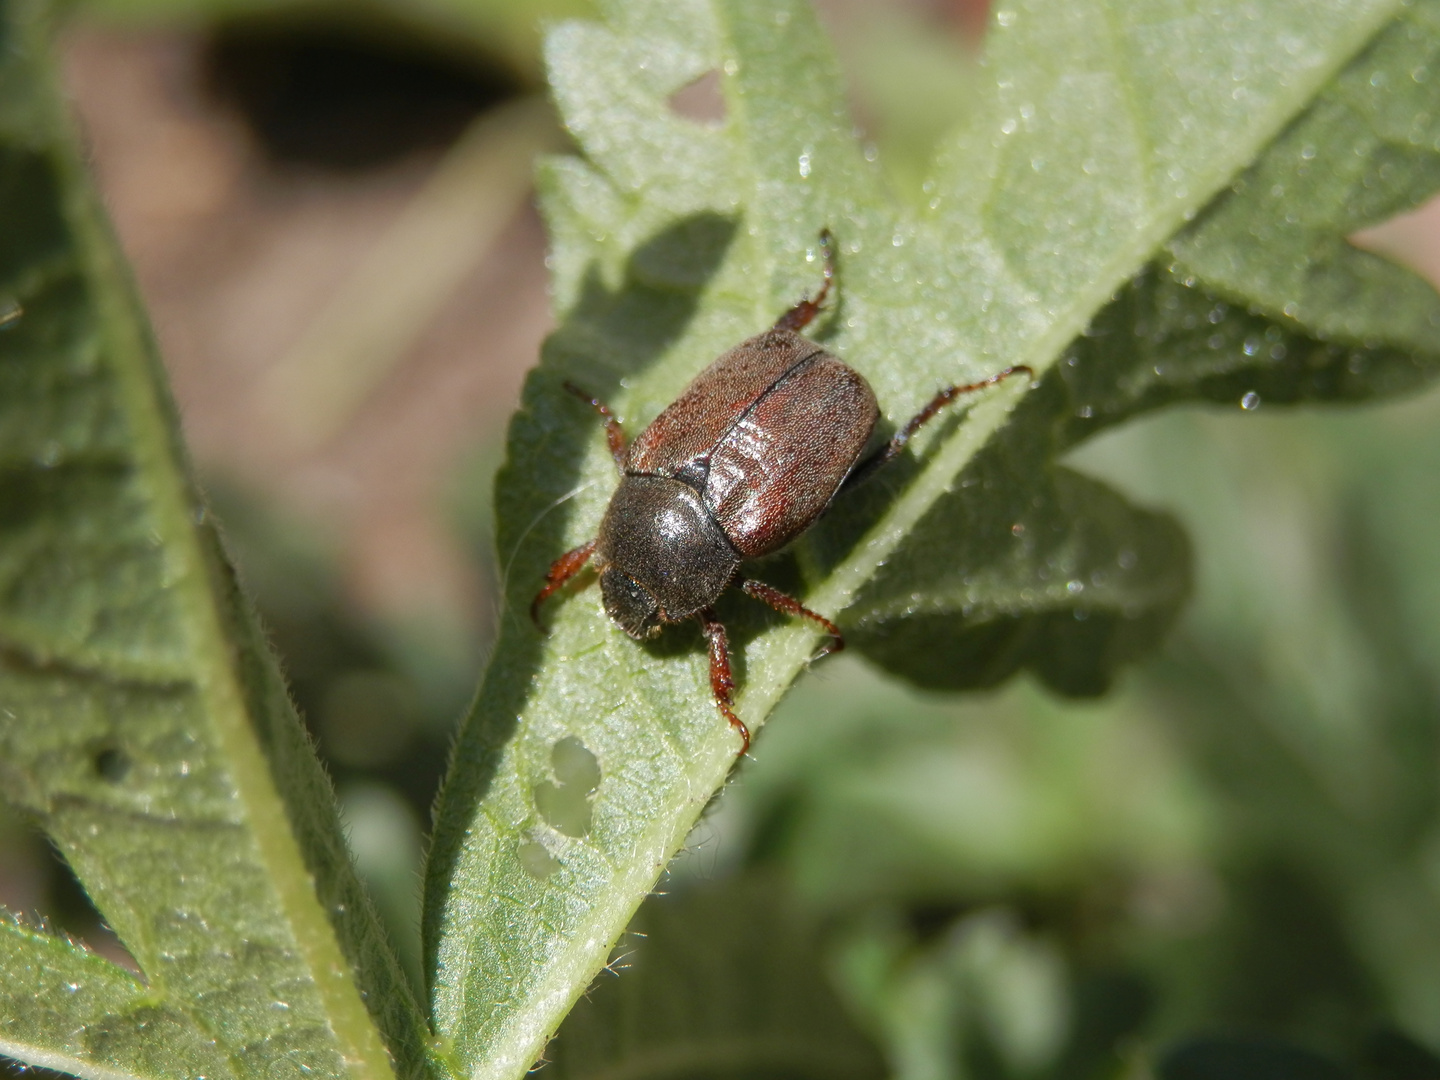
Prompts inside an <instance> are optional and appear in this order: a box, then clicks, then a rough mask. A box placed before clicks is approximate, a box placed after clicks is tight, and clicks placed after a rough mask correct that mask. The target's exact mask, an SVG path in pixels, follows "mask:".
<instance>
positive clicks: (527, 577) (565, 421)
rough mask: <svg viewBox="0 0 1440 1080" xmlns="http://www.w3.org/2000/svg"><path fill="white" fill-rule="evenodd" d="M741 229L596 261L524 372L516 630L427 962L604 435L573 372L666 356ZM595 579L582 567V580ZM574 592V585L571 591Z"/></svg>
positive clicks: (501, 665)
mask: <svg viewBox="0 0 1440 1080" xmlns="http://www.w3.org/2000/svg"><path fill="white" fill-rule="evenodd" d="M735 230H736V222H735V220H734V219H732V218H727V217H724V216H722V215H719V214H713V213H702V214H696V215H693V216H691V217H688V218H686V219H684V220H682V221H680V222H677V223H676V224H674V225H673V226H671V227H669V228H667V229H664V230H662V231H661V232H659V233H657V234H656V235H655V236H654V237H652V238H651V239H649V240H647V241H646V242H645V243H644V244H642V245H641V246H640V247H639V248H637V249H636V250H635V252H634V253H633V255H632V256H631V257H630V259H629V260H628V262H627V263H626V266H625V271H624V275H623V277H622V279H621V281H620V283H619V285H618V286H617V287H614V288H610V287H607V286H606V285H605V283H604V281H603V280H602V278H601V274H600V271H599V268H598V267H597V266H594V265H592V266H591V267H590V268H589V269H588V270H587V272H586V274H585V278H584V282H583V284H582V286H581V289H580V294H579V298H578V299H577V300H576V302H575V303H574V305H573V306H572V307H571V308H570V310H569V311H568V312H566V313H565V315H564V321H563V322H562V323H561V325H560V326H559V328H557V329H556V330H555V332H554V333H552V334H551V335H550V337H549V338H548V339H546V342H545V345H544V346H543V350H542V359H541V363H540V365H539V366H538V367H536V368H535V369H534V370H532V371H531V372H530V374H529V376H528V377H527V378H526V380H525V386H524V389H523V391H522V394H521V405H520V409H519V411H518V412H517V413H516V414H515V416H514V417H513V418H512V419H511V422H510V430H509V433H508V437H507V440H506V444H507V452H506V461H505V464H504V465H503V466H502V467H501V469H500V471H499V473H498V475H497V476H496V482H495V519H496V522H497V524H496V538H495V540H496V544H495V550H496V551H497V552H498V553H499V560H500V565H501V573H502V581H501V608H500V611H499V614H498V617H499V619H500V621H501V627H502V629H504V630H508V631H510V632H509V633H503V634H501V635H500V638H499V643H498V645H497V649H496V652H495V654H494V655H493V656H492V658H491V662H490V665H489V667H488V668H487V671H486V673H485V676H484V680H483V684H482V690H481V695H480V698H479V701H478V702H477V704H476V706H475V707H474V708H475V709H476V710H480V709H483V712H477V713H476V714H475V715H474V716H473V719H472V720H471V721H470V722H469V723H467V724H466V725H465V726H464V728H463V729H462V731H461V733H460V736H459V739H458V741H457V743H456V746H455V751H454V755H453V757H452V759H451V767H450V774H449V776H448V778H447V781H446V783H445V784H444V786H443V787H442V789H441V797H440V801H439V803H438V804H437V807H436V814H435V833H434V838H433V841H432V846H431V852H430V864H429V866H428V868H427V871H426V889H425V903H424V916H423V918H424V924H425V935H424V937H425V948H426V970H427V971H428V970H433V965H434V962H435V955H434V950H435V947H436V942H437V939H438V934H437V933H436V930H437V928H438V923H439V919H440V918H441V917H442V915H443V906H444V902H445V892H446V891H447V890H446V888H445V885H446V883H447V882H449V881H450V880H451V878H452V877H453V874H454V870H455V862H456V860H457V859H458V857H459V855H460V852H461V850H462V846H463V834H464V830H465V829H466V827H467V823H468V822H469V821H470V820H471V819H472V817H473V815H474V813H475V808H476V807H477V806H478V804H479V803H480V802H481V800H483V799H484V798H485V796H486V794H487V792H488V791H489V789H490V785H491V783H492V782H493V780H494V777H495V773H496V770H497V768H498V767H499V764H500V761H501V758H502V755H503V750H504V748H505V746H506V744H508V743H509V741H510V740H511V739H512V738H513V737H514V734H515V730H516V725H517V724H518V721H519V717H520V716H521V715H522V714H523V712H524V711H525V705H526V700H527V699H528V697H529V696H530V694H531V692H532V689H533V686H534V676H535V675H536V673H537V672H538V671H539V669H540V666H541V664H542V662H543V658H544V643H545V639H544V638H543V637H542V636H541V635H539V634H536V633H535V632H534V630H533V628H532V627H531V626H530V619H529V604H530V600H531V598H532V597H533V595H534V594H535V591H536V590H537V589H538V588H539V587H540V585H541V583H543V582H544V580H545V572H546V570H547V568H548V567H549V565H550V562H551V560H553V559H554V558H555V557H556V556H557V555H559V554H560V553H561V552H562V551H564V550H565V548H566V547H567V546H568V544H567V539H566V526H567V524H568V522H569V518H570V514H571V512H572V503H571V498H572V497H573V495H574V494H575V491H576V486H577V485H578V484H579V483H580V474H581V469H582V466H583V463H584V461H585V460H586V455H587V453H588V452H589V450H590V448H591V446H592V445H593V441H594V440H595V439H596V437H597V424H596V418H595V417H594V415H593V414H592V413H590V412H589V411H588V410H587V409H585V408H584V406H583V405H581V404H580V403H579V402H577V401H576V400H575V398H574V397H573V396H572V395H571V394H569V393H566V392H565V389H564V383H565V382H566V381H567V380H569V381H573V382H574V383H575V384H576V385H579V386H583V387H584V388H585V390H586V391H588V392H589V393H592V394H595V395H596V396H597V397H599V398H600V399H602V400H608V399H610V398H612V397H613V396H615V395H616V393H617V392H618V391H619V389H620V385H621V381H622V380H623V379H625V378H628V377H630V376H634V375H637V374H639V373H641V372H644V371H645V370H647V369H648V368H649V367H650V366H651V365H653V364H654V363H655V362H656V361H658V360H659V358H660V357H661V356H663V355H664V353H665V351H666V350H667V349H668V348H669V347H670V346H671V345H672V344H673V343H674V342H675V341H676V340H678V339H679V337H680V336H681V335H682V334H683V333H684V332H685V330H686V328H687V327H688V326H689V324H690V322H691V320H692V319H693V318H694V317H695V313H696V310H697V308H698V306H699V302H700V297H701V295H702V292H703V289H704V287H705V285H706V284H707V283H708V282H709V281H710V280H711V279H712V278H713V277H714V275H715V274H716V272H717V271H718V270H719V268H720V266H721V264H722V263H723V261H724V259H725V256H726V253H727V252H728V251H729V249H730V245H731V242H732V240H733V239H734V236H735ZM630 434H632V435H633V434H638V432H630ZM586 583H587V580H586V579H585V578H580V579H579V580H577V581H576V582H575V586H576V588H582V587H583V586H584V585H585V584H586ZM573 592H574V590H573V589H567V590H566V595H567V596H569V595H572V594H573ZM557 600H560V598H559V597H557ZM595 602H597V603H598V600H596V601H595Z"/></svg>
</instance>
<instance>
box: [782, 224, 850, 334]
mask: <svg viewBox="0 0 1440 1080" xmlns="http://www.w3.org/2000/svg"><path fill="white" fill-rule="evenodd" d="M820 254H821V257H822V258H823V259H824V260H825V268H824V271H823V273H824V275H825V281H824V283H823V284H821V286H820V292H819V293H818V294H816V296H815V299H814V300H809V299H806V300H801V301H800V302H799V303H798V304H796V305H795V306H794V307H792V308H791V309H790V310H789V311H787V312H786V313H785V314H784V315H781V316H780V318H778V319H776V320H775V329H776V330H795V331H797V332H798V331H800V330H803V329H805V327H807V326H809V325H810V324H811V323H812V322H814V321H815V316H816V315H819V314H820V309H821V308H823V307H824V306H825V301H826V299H827V298H828V297H829V296H830V286H831V285H832V284H833V283H834V281H835V236H834V234H833V233H831V232H830V230H829V229H821V230H820Z"/></svg>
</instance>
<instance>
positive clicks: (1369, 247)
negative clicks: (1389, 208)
mask: <svg viewBox="0 0 1440 1080" xmlns="http://www.w3.org/2000/svg"><path fill="white" fill-rule="evenodd" d="M1437 238H1440V198H1435V199H1431V200H1429V201H1428V202H1425V203H1422V204H1421V205H1420V206H1417V207H1416V208H1415V209H1413V210H1407V211H1405V212H1404V213H1401V214H1396V215H1395V216H1394V217H1392V218H1389V219H1388V220H1386V221H1382V222H1380V223H1379V224H1378V225H1371V226H1368V227H1367V228H1364V229H1361V230H1360V231H1359V232H1355V233H1352V234H1351V235H1350V238H1349V239H1350V243H1352V244H1354V245H1355V246H1356V247H1358V248H1360V249H1362V250H1364V251H1368V252H1370V253H1372V254H1374V255H1379V256H1381V257H1382V258H1386V259H1391V260H1393V261H1395V262H1397V263H1399V264H1400V265H1401V266H1405V267H1408V268H1409V269H1411V270H1414V271H1415V272H1416V273H1417V274H1419V275H1420V276H1421V277H1423V278H1425V279H1426V280H1427V281H1429V282H1430V283H1431V284H1432V285H1437V286H1440V246H1437V244H1436V239H1437Z"/></svg>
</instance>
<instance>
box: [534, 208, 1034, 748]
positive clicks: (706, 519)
mask: <svg viewBox="0 0 1440 1080" xmlns="http://www.w3.org/2000/svg"><path fill="white" fill-rule="evenodd" d="M821 245H822V250H823V252H824V255H825V283H824V286H823V288H822V289H821V290H820V293H819V295H818V296H816V298H815V299H814V300H802V301H801V302H800V303H799V304H797V305H796V306H795V307H794V308H792V309H791V310H790V311H788V312H786V313H785V314H784V315H783V316H781V318H780V320H779V321H778V322H777V323H776V324H775V326H774V327H773V328H772V329H770V330H767V331H766V332H765V333H762V334H757V335H756V336H755V337H752V338H749V339H747V340H746V341H743V342H741V343H740V344H739V345H737V346H735V348H733V349H731V350H730V351H729V352H727V353H725V354H723V355H722V356H720V357H719V359H717V360H715V361H714V363H712V364H711V365H710V366H709V367H707V368H706V369H705V370H704V371H702V372H701V373H700V374H699V375H697V376H696V377H695V379H694V380H693V381H692V382H691V383H690V385H689V386H688V387H686V388H685V390H684V391H683V392H682V393H681V394H680V396H679V397H678V398H676V399H675V401H674V402H672V403H671V404H670V405H669V406H668V407H667V408H666V409H665V410H664V411H663V412H662V413H661V414H660V415H659V416H657V417H656V418H655V420H654V421H653V422H652V423H651V424H650V426H649V427H647V428H646V429H645V430H644V432H642V433H641V435H640V436H639V438H637V439H636V440H635V441H634V442H633V443H631V444H629V446H628V447H627V446H626V443H625V434H624V431H623V430H622V429H621V427H620V424H619V423H618V421H616V419H615V418H614V416H613V415H611V413H610V410H609V409H608V408H606V407H605V405H604V404H602V403H601V402H600V401H598V400H597V399H595V398H592V397H590V396H589V395H587V394H585V393H584V392H583V391H580V390H578V389H577V388H576V387H574V386H571V385H570V384H568V383H567V384H566V388H567V389H568V390H570V391H571V392H572V393H575V394H577V395H578V396H580V397H582V398H584V399H585V400H586V401H588V402H589V403H590V404H591V405H592V406H593V407H594V408H595V409H596V410H597V411H598V412H599V413H600V414H601V415H602V416H603V417H604V418H605V424H606V435H607V437H608V439H609V443H610V452H611V454H612V455H613V456H614V458H615V462H616V465H617V466H618V467H619V469H620V474H621V476H620V485H619V487H617V488H616V490H615V494H614V495H613V496H612V497H611V500H610V506H609V508H608V509H607V510H606V511H605V518H604V520H603V521H602V522H601V524H600V531H599V533H598V535H597V536H596V538H595V539H594V540H591V541H590V542H589V543H587V544H582V545H581V546H580V547H578V548H576V549H574V550H573V551H570V552H567V553H566V554H564V555H562V556H561V557H560V558H559V559H557V560H556V561H555V563H554V564H553V565H552V566H551V567H550V572H549V574H548V576H547V579H546V584H545V587H544V588H543V589H542V590H541V591H540V593H539V594H538V595H537V596H536V597H535V600H534V603H533V604H532V605H531V615H532V616H534V617H535V619H536V622H537V624H538V622H539V617H538V615H539V607H540V604H541V603H542V602H543V601H544V600H545V599H546V598H547V597H549V596H550V595H552V594H553V593H555V592H556V591H557V590H559V589H560V588H561V586H563V585H564V583H565V582H566V581H567V580H569V578H571V577H573V576H574V575H575V574H576V573H578V572H579V570H580V569H581V568H582V567H583V566H584V565H585V564H586V563H587V562H588V561H590V560H591V559H593V560H594V562H595V566H596V569H597V570H598V571H599V574H600V590H601V594H602V596H603V599H604V604H605V610H606V612H607V613H608V614H609V615H610V617H611V618H612V619H613V620H614V621H615V622H616V623H617V624H618V625H619V626H620V627H621V628H622V629H624V631H625V632H626V633H627V634H629V635H630V636H631V637H634V638H640V639H643V638H647V637H652V636H654V635H655V634H657V633H659V631H660V629H661V627H662V626H663V625H664V624H665V623H673V622H679V621H681V620H683V619H691V618H693V619H698V620H699V622H700V625H701V627H702V628H703V629H704V631H705V636H706V638H707V639H708V640H709V643H710V685H711V689H712V690H713V692H714V695H715V703H716V705H717V706H718V707H719V708H720V711H721V712H722V713H724V715H725V717H726V719H727V720H729V722H730V723H731V725H732V726H734V728H735V729H736V730H737V731H738V732H739V734H740V736H741V738H742V741H743V745H742V747H741V751H740V752H741V753H742V754H743V753H744V752H745V750H746V749H747V748H748V747H749V745H750V733H749V731H748V729H747V728H746V727H745V725H744V724H743V723H742V722H741V721H740V718H739V717H737V716H736V715H735V712H734V710H733V708H732V706H731V699H732V696H733V690H734V683H733V681H732V678H731V673H730V656H729V646H728V642H727V640H726V635H725V628H724V626H723V625H721V623H720V622H719V620H718V619H717V618H716V617H715V613H714V611H713V610H712V606H711V605H713V604H714V602H715V601H716V599H717V598H718V597H719V596H720V594H721V593H722V592H724V591H725V589H726V588H727V587H728V586H729V585H730V584H732V583H733V582H734V581H735V580H736V578H737V576H738V575H739V571H740V565H741V563H742V562H743V561H744V560H746V559H753V558H758V557H760V556H762V555H768V554H769V553H770V552H772V551H776V550H778V549H780V548H782V547H784V546H785V545H786V544H787V543H789V542H790V541H791V540H793V539H794V538H795V537H797V536H799V535H800V534H801V533H802V532H804V531H805V530H806V529H808V528H809V527H810V526H811V525H812V524H814V522H815V520H816V519H817V518H818V517H819V516H820V515H821V514H822V513H824V512H825V508H826V507H827V506H829V505H830V502H831V500H832V499H833V498H834V497H835V495H836V493H837V492H839V491H840V490H841V489H842V488H844V487H848V486H850V485H852V484H854V483H856V482H857V481H858V480H860V479H862V478H864V477H866V476H868V475H869V474H870V473H871V472H873V471H874V469H876V468H878V467H879V466H880V465H883V464H884V463H885V462H886V461H889V460H890V459H891V458H893V457H894V456H895V455H897V454H898V453H900V451H901V450H902V449H903V448H904V446H905V444H906V442H908V441H909V439H910V436H912V435H913V434H914V433H915V432H916V431H917V430H919V428H920V427H921V425H923V424H924V423H925V422H926V421H928V420H929V419H930V418H931V417H933V416H934V415H935V414H936V413H937V412H939V411H940V410H941V409H942V408H944V407H945V405H947V404H948V403H949V402H950V401H952V400H954V398H956V397H957V396H959V395H960V394H963V393H968V392H970V391H972V390H978V389H981V388H982V387H985V386H990V385H993V384H994V383H997V382H999V381H1001V380H1002V379H1005V378H1007V377H1008V376H1010V375H1011V374H1013V373H1015V372H1017V371H1025V372H1029V371H1030V369H1029V368H1027V367H1024V366H1022V365H1016V366H1015V367H1011V368H1005V369H1004V370H1003V371H1001V372H999V373H997V374H995V375H992V376H991V377H990V378H988V379H985V380H982V381H981V382H978V383H972V384H969V385H966V386H951V387H947V388H946V389H944V390H942V391H940V392H939V393H938V394H936V395H935V396H934V398H932V399H931V401H930V403H929V404H928V405H927V406H926V407H925V408H924V409H922V410H921V411H920V412H919V413H918V414H917V415H916V416H915V417H914V418H912V419H911V420H910V422H909V423H907V424H906V425H905V426H904V427H903V428H901V429H900V431H899V432H897V433H896V435H895V437H894V438H892V439H891V440H890V441H889V442H888V443H887V444H885V445H884V446H882V447H881V448H880V449H879V450H878V451H876V452H875V453H874V454H873V455H872V456H871V457H870V458H868V459H866V460H865V461H864V462H860V457H861V454H862V453H863V452H864V450H865V446H866V444H867V443H868V442H869V441H870V436H871V433H872V432H873V431H874V429H875V423H876V421H877V420H878V419H879V417H880V410H879V407H878V406H877V405H876V402H875V394H874V393H873V392H872V391H871V389H870V386H869V384H868V383H866V381H865V380H864V378H862V377H861V375H860V374H859V372H857V371H855V370H854V369H853V368H851V367H849V366H847V365H846V364H845V363H843V362H842V361H841V360H839V359H837V358H836V357H834V356H832V355H831V354H830V353H828V352H826V351H825V350H824V349H822V348H821V347H820V346H819V345H816V344H815V343H814V342H811V341H809V340H807V339H806V338H804V337H801V336H800V334H799V332H798V331H800V330H801V329H803V328H804V327H805V326H806V325H807V324H809V323H810V322H811V321H812V320H813V319H814V318H815V316H816V315H817V314H818V313H819V311H820V309H821V306H822V305H823V304H824V302H825V298H826V296H827V295H828V294H829V291H830V287H831V282H832V281H833V279H834V273H835V268H834V261H833V255H832V241H831V238H830V234H829V232H828V230H827V231H826V232H824V233H822V234H821ZM857 462H859V463H860V464H859V465H858V467H857ZM741 587H742V588H743V589H744V590H745V592H747V593H749V594H750V595H751V596H754V597H755V598H757V599H759V600H763V601H764V602H765V603H767V604H769V605H770V606H771V607H773V608H775V609H776V610H777V611H781V612H784V613H785V614H789V615H796V616H800V617H803V618H807V619H810V620H811V621H813V622H815V623H816V624H817V625H818V626H820V627H822V628H823V629H824V630H825V632H826V633H827V634H829V636H830V639H831V641H830V644H829V645H827V646H826V647H825V649H824V650H823V651H822V653H821V655H824V653H827V652H836V651H838V650H839V649H841V648H843V647H844V638H843V637H841V634H840V631H839V629H838V628H837V627H836V626H835V624H834V623H832V622H831V621H830V620H829V619H827V618H825V617H824V616H823V615H820V614H818V613H816V612H814V611H811V610H810V609H809V608H806V607H804V606H803V605H802V604H801V603H800V602H799V601H798V600H796V599H794V598H793V597H790V596H787V595H786V594H785V593H782V592H780V591H779V590H778V589H774V588H771V587H770V586H769V585H765V584H763V583H762V582H758V581H751V580H745V581H742V583H741Z"/></svg>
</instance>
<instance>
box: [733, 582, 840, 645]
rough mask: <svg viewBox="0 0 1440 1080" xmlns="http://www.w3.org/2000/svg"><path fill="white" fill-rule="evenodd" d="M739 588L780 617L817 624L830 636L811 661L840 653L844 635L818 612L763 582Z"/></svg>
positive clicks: (746, 583)
mask: <svg viewBox="0 0 1440 1080" xmlns="http://www.w3.org/2000/svg"><path fill="white" fill-rule="evenodd" d="M740 588H742V589H744V590H745V593H746V595H747V596H753V597H754V598H755V599H756V600H761V601H764V602H765V603H767V604H769V605H770V606H771V607H772V608H774V609H775V610H776V611H778V612H780V614H782V615H794V616H796V617H797V618H801V619H809V620H810V621H811V622H813V623H818V624H819V626H820V628H821V629H822V630H824V631H825V632H826V633H827V634H829V635H830V644H829V645H826V646H825V647H824V648H823V649H821V650H820V651H819V652H818V653H816V654H815V656H814V657H813V658H812V659H814V660H819V659H820V658H821V657H822V656H829V655H830V654H831V653H837V652H840V651H841V650H842V649H844V648H845V635H844V634H842V633H840V628H839V627H838V626H836V625H835V624H834V623H833V622H831V621H830V620H829V619H827V618H825V616H824V615H821V614H820V613H819V612H818V611H811V610H810V609H809V608H808V607H806V606H805V605H804V604H802V603H800V601H799V600H796V599H795V598H794V597H793V596H791V595H790V594H789V593H783V592H781V591H780V590H779V589H777V588H775V587H774V586H773V585H766V584H765V583H764V582H763V581H751V580H746V581H744V582H742V583H741V584H740Z"/></svg>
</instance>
